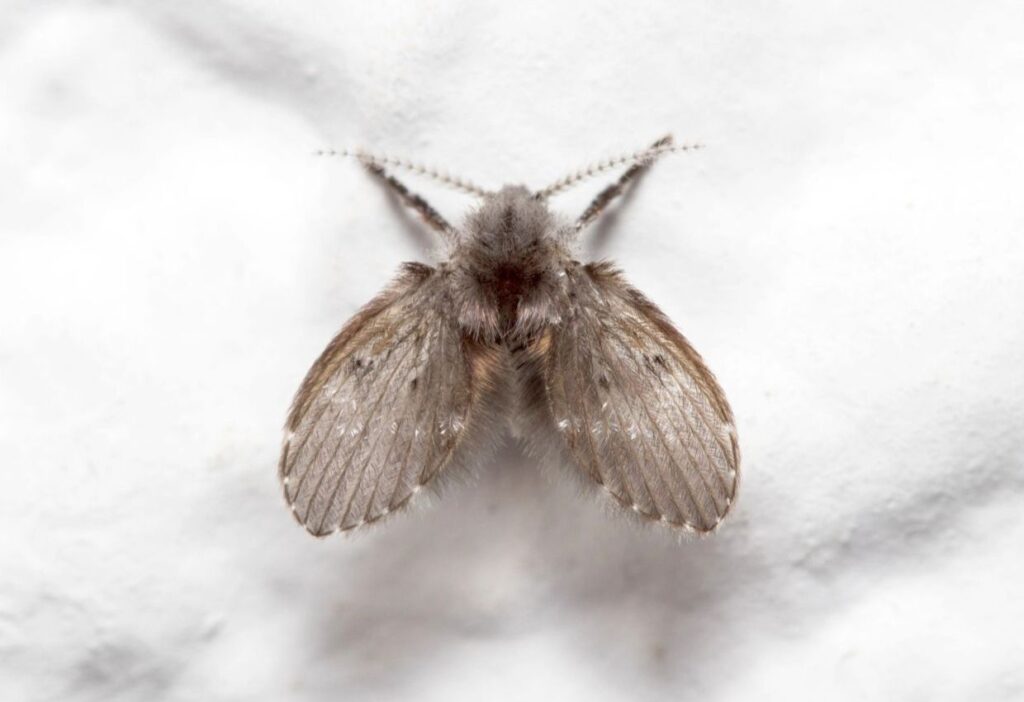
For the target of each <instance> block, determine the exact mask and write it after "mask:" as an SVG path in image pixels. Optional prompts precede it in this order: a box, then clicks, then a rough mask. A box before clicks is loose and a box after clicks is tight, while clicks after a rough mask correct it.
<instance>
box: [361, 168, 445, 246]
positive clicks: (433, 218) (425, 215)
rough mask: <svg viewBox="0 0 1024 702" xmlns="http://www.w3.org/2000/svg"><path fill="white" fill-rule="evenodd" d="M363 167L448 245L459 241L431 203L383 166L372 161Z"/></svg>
mask: <svg viewBox="0 0 1024 702" xmlns="http://www.w3.org/2000/svg"><path fill="white" fill-rule="evenodd" d="M363 166H365V167H366V170H368V171H369V172H370V173H372V174H373V175H374V176H376V177H377V178H379V179H380V180H381V182H382V183H384V184H385V185H386V186H387V187H388V188H389V189H390V190H391V191H392V192H393V193H394V194H395V196H396V197H398V199H399V200H400V201H401V202H402V204H403V205H405V206H406V207H408V208H409V209H411V210H413V211H414V212H415V213H416V214H418V215H419V216H420V218H421V219H422V220H423V221H424V222H426V224H427V226H428V227H430V228H431V229H433V230H434V231H436V232H438V233H439V234H440V235H441V236H442V237H444V239H445V241H446V242H448V243H454V242H455V241H456V240H457V239H458V233H457V232H456V231H455V229H454V228H453V227H452V225H450V224H449V223H448V221H447V220H446V219H445V218H444V217H442V216H441V215H440V214H439V213H438V211H437V210H435V209H434V208H433V207H432V206H431V205H430V203H429V202H427V201H426V200H424V199H423V198H422V197H420V196H419V195H417V194H416V193H414V192H412V191H410V190H409V188H407V187H405V185H404V184H403V183H402V182H401V181H400V180H398V179H397V178H395V177H394V176H393V175H391V174H389V173H388V172H387V171H385V170H384V168H383V167H382V166H380V165H379V164H377V163H373V162H371V161H366V160H364V161H363Z"/></svg>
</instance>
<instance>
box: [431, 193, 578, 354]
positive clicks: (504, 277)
mask: <svg viewBox="0 0 1024 702" xmlns="http://www.w3.org/2000/svg"><path fill="white" fill-rule="evenodd" d="M560 225H561V223H560V222H559V221H558V219H557V218H556V217H555V216H554V215H553V214H552V213H551V211H550V210H549V209H548V207H547V203H546V202H545V201H544V200H540V199H537V198H536V197H534V195H533V194H532V193H531V192H530V191H528V190H527V189H526V188H524V187H522V186H505V187H504V188H502V189H501V190H499V191H498V192H496V193H493V194H488V195H487V196H485V197H484V200H483V204H482V205H481V206H480V207H479V208H478V209H476V210H474V211H473V212H471V213H470V214H469V216H468V217H467V218H466V222H465V227H464V229H463V231H462V232H460V238H459V242H458V244H457V246H456V247H455V250H454V251H453V252H452V258H451V265H452V268H453V273H454V275H455V276H456V281H455V282H456V287H455V303H456V306H457V308H458V311H459V314H458V319H459V323H460V325H461V326H462V327H463V329H465V330H466V331H467V332H468V333H469V334H470V335H472V336H473V337H475V338H484V339H503V340H505V341H510V340H512V339H513V338H519V339H521V338H525V337H527V336H529V335H530V334H532V333H534V332H536V331H537V330H539V329H541V328H543V327H544V326H546V325H550V324H557V323H558V321H559V314H558V310H559V309H561V308H562V307H563V305H561V304H560V302H561V301H562V300H563V298H564V295H565V291H564V282H563V278H564V276H563V275H561V274H562V270H563V263H564V261H566V260H567V259H568V252H567V251H566V250H565V248H564V246H563V245H562V243H561V237H560V235H559V231H560V229H562V228H564V225H562V226H560Z"/></svg>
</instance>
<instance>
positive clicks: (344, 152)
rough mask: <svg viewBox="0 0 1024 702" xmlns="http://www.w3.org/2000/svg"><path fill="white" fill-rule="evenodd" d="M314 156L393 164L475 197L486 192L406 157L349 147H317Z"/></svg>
mask: <svg viewBox="0 0 1024 702" xmlns="http://www.w3.org/2000/svg"><path fill="white" fill-rule="evenodd" d="M313 153H314V154H315V155H316V156H340V157H343V158H355V159H358V160H359V161H360V162H361V163H363V164H366V165H374V166H377V167H379V168H384V167H385V166H394V167H395V168H401V169H403V170H406V171H409V172H411V173H416V174H417V175H421V176H425V177H427V178H430V179H431V180H436V181H437V182H438V183H443V184H444V185H447V186H448V187H450V188H452V189H454V190H458V191H460V192H463V193H467V194H469V195H476V196H477V197H483V196H484V195H486V194H487V191H486V190H484V189H483V188H481V187H480V186H479V185H476V184H475V183H472V182H470V181H468V180H465V179H463V178H459V177H458V176H453V175H451V174H449V173H442V172H441V171H439V170H437V169H436V168H430V167H428V166H424V165H422V164H419V163H413V162H411V161H408V160H406V159H402V158H395V157H392V156H385V155H383V154H371V153H368V152H366V151H363V150H361V149H360V150H358V151H350V150H349V149H341V150H337V149H319V150H317V151H314V152H313Z"/></svg>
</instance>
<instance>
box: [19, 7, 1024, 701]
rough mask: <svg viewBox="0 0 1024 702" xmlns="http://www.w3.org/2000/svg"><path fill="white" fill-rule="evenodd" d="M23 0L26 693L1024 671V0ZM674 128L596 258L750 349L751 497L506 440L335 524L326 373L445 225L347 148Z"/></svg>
mask: <svg viewBox="0 0 1024 702" xmlns="http://www.w3.org/2000/svg"><path fill="white" fill-rule="evenodd" d="M0 13H2V21H0V86H3V87H2V90H0V153H2V155H3V157H2V158H0V471H2V476H3V479H4V485H5V487H4V489H3V490H0V699H3V700H12V701H17V700H69V701H72V702H77V701H80V700H81V701H86V700H204V701H207V700H303V701H305V700H310V701H313V700H329V699H345V700H364V699H365V700H391V699H394V700H408V699H416V700H442V699H443V700H462V699H488V700H505V699H508V700H512V699H560V700H577V699H578V700H584V699H585V700H621V699H629V700H666V699H696V698H700V699H702V700H751V699H759V700H787V701H789V700H805V699H806V700H818V699H829V700H894V699H901V700H905V699H927V700H964V699H978V700H1019V699H1022V697H1024V668H1022V666H1021V661H1024V644H1022V642H1021V638H1020V636H1019V635H1018V632H1016V631H1015V629H1016V628H1017V627H1015V626H1014V623H1015V622H1018V623H1019V622H1020V621H1022V620H1024V598H1022V597H1021V593H1020V583H1021V581H1022V578H1024V561H1022V555H1021V554H1022V553H1024V510H1022V507H1024V501H1022V494H1024V470H1022V468H1024V424H1022V419H1024V416H1022V415H1024V374H1022V373H1021V367H1022V363H1024V302H1022V301H1024V282H1022V275H1021V272H1022V269H1024V242H1022V236H1021V235H1022V229H1024V204H1022V198H1021V183H1022V180H1024V89H1022V87H1021V86H1024V44H1022V43H1021V37H1022V36H1024V7H1022V6H1021V5H1020V4H1019V3H1014V2H988V3H973V2H968V1H967V0H963V1H954V2H945V3H926V2H918V1H914V2H903V3H890V2H873V1H872V2H832V3H827V4H822V3H820V2H810V1H805V2H797V3H764V2H740V3H729V4H727V5H726V4H722V3H713V2H650V3H634V4H629V3H611V2H561V3H532V2H523V3H499V2H443V3H440V2H439V3H431V2H425V3H416V4H415V5H413V4H409V3H397V2H390V1H388V2H378V3H373V4H369V3H344V4H342V3H332V2H312V3H303V4H302V5H301V6H297V5H284V4H280V3H273V2H266V1H259V2H245V3H242V2H224V1H218V0H212V1H211V0H207V1H206V2H187V1H186V2H177V3H158V2H132V3H129V2H113V1H108V2H87V1H86V0H78V1H72V0H67V1H65V2H28V1H17V0H9V1H8V2H6V3H4V4H3V5H2V7H0ZM666 132H672V133H673V134H674V135H675V136H676V138H677V140H680V141H699V142H701V143H703V144H704V145H706V147H707V148H706V149H704V150H702V151H699V152H696V153H692V154H683V155H677V156H672V157H667V158H665V159H663V160H662V161H661V162H659V163H658V164H657V165H656V166H655V167H654V169H653V170H652V171H651V172H650V173H649V174H648V175H647V176H646V177H645V178H644V179H643V182H642V183H641V184H640V186H639V187H638V188H637V189H636V190H634V191H633V192H632V193H631V194H630V195H629V197H627V198H626V199H625V200H624V201H623V202H621V203H620V205H619V206H618V207H617V208H616V209H615V210H614V211H613V212H611V213H609V215H608V216H607V217H606V218H605V220H604V221H603V222H602V223H601V224H600V225H599V226H598V227H596V228H594V229H592V230H591V231H590V232H589V234H588V238H587V240H586V241H585V242H584V245H583V251H582V253H581V256H583V257H584V258H590V259H595V258H610V259H613V260H615V261H616V262H617V263H618V264H619V265H620V266H622V267H623V268H624V269H625V271H626V274H627V276H628V277H629V279H630V280H631V281H632V282H633V283H634V284H635V285H637V286H638V287H639V288H641V289H642V290H644V291H645V292H646V293H647V294H648V295H649V296H650V297H652V298H653V299H654V300H655V301H656V302H657V303H658V304H659V305H660V306H661V307H662V308H663V309H664V310H665V311H666V312H667V313H668V314H669V315H670V316H671V317H672V318H673V320H675V322H676V323H677V324H678V326H679V327H680V329H681V330H682V331H683V333H684V334H686V335H687V337H688V338H689V339H690V340H691V341H692V342H693V344H694V345H695V346H696V348H697V349H698V350H699V351H700V352H701V353H702V354H703V356H704V357H705V359H706V360H707V361H708V363H709V365H710V366H711V368H712V369H713V370H714V371H715V373H716V375H717V376H718V378H719V380H720V381H721V383H722V385H723V387H724V388H725V391H726V393H727V395H728V397H729V398H730V400H731V402H732V405H733V408H734V410H735V413H736V417H737V425H738V429H739V436H740V445H741V448H742V452H743V461H744V462H743V469H744V478H743V483H742V485H741V491H740V498H739V502H738V505H737V508H736V510H734V512H733V514H732V516H731V517H730V519H729V520H728V521H727V522H726V523H725V525H724V527H723V529H722V530H721V531H720V532H719V533H718V534H716V535H715V536H713V537H711V538H707V539H701V540H684V541H683V542H681V543H679V542H677V541H675V540H674V539H673V538H672V537H670V536H666V535H664V534H661V533H660V532H657V531H650V530H643V529H639V528H637V527H635V526H634V525H632V524H631V523H629V522H628V521H624V520H622V519H619V518H617V517H616V516H614V515H611V514H609V513H608V511H607V510H606V509H605V508H604V507H603V506H602V505H601V504H600V503H598V502H595V501H594V500H592V499H589V498H584V497H583V496H580V495H578V494H577V491H576V489H575V487H574V486H573V485H572V483H571V482H570V481H568V480H561V479H559V478H558V476H557V475H551V474H549V473H545V472H543V471H539V470H538V469H537V467H536V466H535V465H533V463H532V462H531V461H530V460H529V459H527V458H525V457H524V456H523V454H522V452H521V451H520V449H519V448H518V447H517V446H516V445H515V444H514V443H509V445H507V446H505V447H503V448H501V449H500V450H499V451H498V453H497V455H496V456H495V457H494V458H488V459H486V460H484V461H482V462H481V464H480V465H479V466H478V470H477V477H476V479H475V480H472V481H466V482H464V483H462V484H459V485H457V486H455V487H453V488H452V489H451V490H448V491H447V493H446V494H445V495H444V496H443V498H441V499H438V500H433V501H431V502H428V503H426V504H424V505H422V506H421V507H419V508H417V509H416V510H414V511H413V512H412V513H409V514H406V515H403V516H401V517H398V518H395V519H393V520H391V521H390V522H387V523H385V524H383V525H382V526H380V527H379V528H377V529H374V530H372V531H369V532H368V533H366V534H362V535H357V536H355V537H352V538H331V539H327V540H324V541H317V540H314V539H312V538H310V537H309V536H308V535H307V534H306V533H305V532H304V531H303V530H302V529H301V528H299V527H298V526H297V525H296V524H295V523H294V522H293V520H292V518H291V516H290V515H289V514H288V511H287V509H286V507H285V504H284V500H283V498H282V496H281V494H280V489H279V486H278V482H277V477H276V463H277V458H278V451H279V446H280V428H281V425H282V424H283V421H284V414H285V411H286V409H287V407H288V404H289V402H290V400H291V397H292V394H293V392H294V391H295V389H296V388H297V386H298V383H299V381H300V380H301V379H302V377H303V375H304V374H305V372H306V369H307V368H308V367H309V365H310V364H311V363H312V361H313V360H314V359H315V358H316V356H317V355H318V354H319V353H320V351H321V350H322V349H323V347H324V346H325V345H326V343H327V341H328V340H329V339H330V338H331V336H332V335H333V333H334V332H335V331H336V330H337V329H338V328H339V327H340V326H341V324H342V323H343V322H344V321H345V320H346V319H347V318H348V317H349V316H350V315H351V314H352V313H353V312H354V311H355V310H356V309H357V308H358V307H359V306H360V305H362V304H363V303H364V302H366V301H367V300H369V299H370V297H371V296H373V295H374V294H375V293H376V292H377V291H378V290H379V289H380V288H381V287H382V286H383V285H384V284H385V283H386V282H387V281H388V280H389V279H390V278H391V276H392V275H393V274H394V272H395V270H396V269H397V266H398V264H399V263H400V262H401V261H406V260H421V261H427V262H430V261H432V260H435V259H434V257H435V255H436V253H435V243H436V242H435V241H434V240H433V238H432V236H431V235H429V233H427V232H425V231H424V230H423V228H422V227H421V226H420V225H419V224H418V223H417V222H416V221H415V220H414V219H411V218H410V217H409V216H408V215H407V214H406V213H404V212H403V211H401V209H400V208H398V207H397V206H396V205H395V204H394V202H393V201H392V200H391V199H389V198H388V196H387V195H386V194H385V193H384V192H382V191H381V190H380V188H379V187H378V185H377V184H376V183H374V182H372V180H371V179H370V178H368V177H367V176H366V174H365V173H363V172H362V171H361V169H360V168H358V166H357V165H356V164H353V163H351V162H347V161H344V160H340V159H328V158H317V157H314V156H313V155H312V152H313V151H314V150H316V149H319V148H324V147H336V148H342V147H352V146H365V147H367V148H370V149H372V150H374V151H378V152H384V153H388V154H395V155H401V156H405V157H409V158H412V159H414V160H418V161H422V162H426V163H428V164H431V165H436V166H439V167H441V168H444V169H448V170H451V171H452V172H454V173H457V174H459V175H462V176H465V177H468V178H470V179H473V180H475V181H476V182H478V183H480V184H481V185H483V186H485V187H497V186H499V185H500V184H502V183H506V182H522V183H526V184H528V185H530V186H533V187H539V186H542V185H545V184H547V183H549V182H551V181H553V180H554V179H556V178H558V177H559V176H561V175H563V174H565V173H566V172H568V171H570V170H573V169H575V168H577V167H579V166H582V165H584V164H587V163H589V162H591V161H593V160H595V159H598V158H602V157H605V156H609V155H615V154H618V153H621V152H624V151H632V150H634V149H636V148H640V147H643V146H645V145H647V144H649V143H650V142H651V141H653V140H654V139H656V138H657V137H659V136H661V135H662V134H664V133H666ZM613 177H614V174H608V175H607V177H606V178H598V179H595V180H593V181H589V182H588V183H586V184H585V185H583V186H581V187H579V188H577V189H576V190H574V191H573V192H571V193H568V194H566V195H563V196H559V197H558V198H557V199H555V200H554V203H553V204H554V207H555V208H556V209H559V210H560V211H563V212H564V213H565V214H566V215H567V216H573V215H575V214H577V213H578V212H579V211H580V210H581V208H582V207H583V206H584V205H585V203H586V202H587V201H588V200H589V198H590V197H592V196H593V194H594V193H595V192H597V190H599V189H600V188H601V187H602V185H604V184H605V183H606V182H609V181H610V180H611V178H613ZM406 179H407V181H408V182H409V183H410V185H412V186H414V187H415V188H416V189H417V190H418V191H419V192H420V193H422V194H423V195H425V196H426V197H427V198H428V199H429V200H430V201H431V202H433V203H435V204H436V205H437V206H438V208H439V209H440V210H441V211H442V212H443V213H444V214H445V215H446V216H447V217H448V218H449V219H450V220H452V221H459V220H460V218H461V216H462V214H463V213H464V212H465V211H466V209H467V208H468V207H470V206H472V204H473V201H472V199H471V198H468V197H465V196H462V195H459V194H457V193H452V192H449V191H446V190H444V189H442V188H440V187H439V186H437V185H436V184H433V183H430V182H423V181H422V180H416V179H415V178H413V177H407V178H406Z"/></svg>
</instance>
